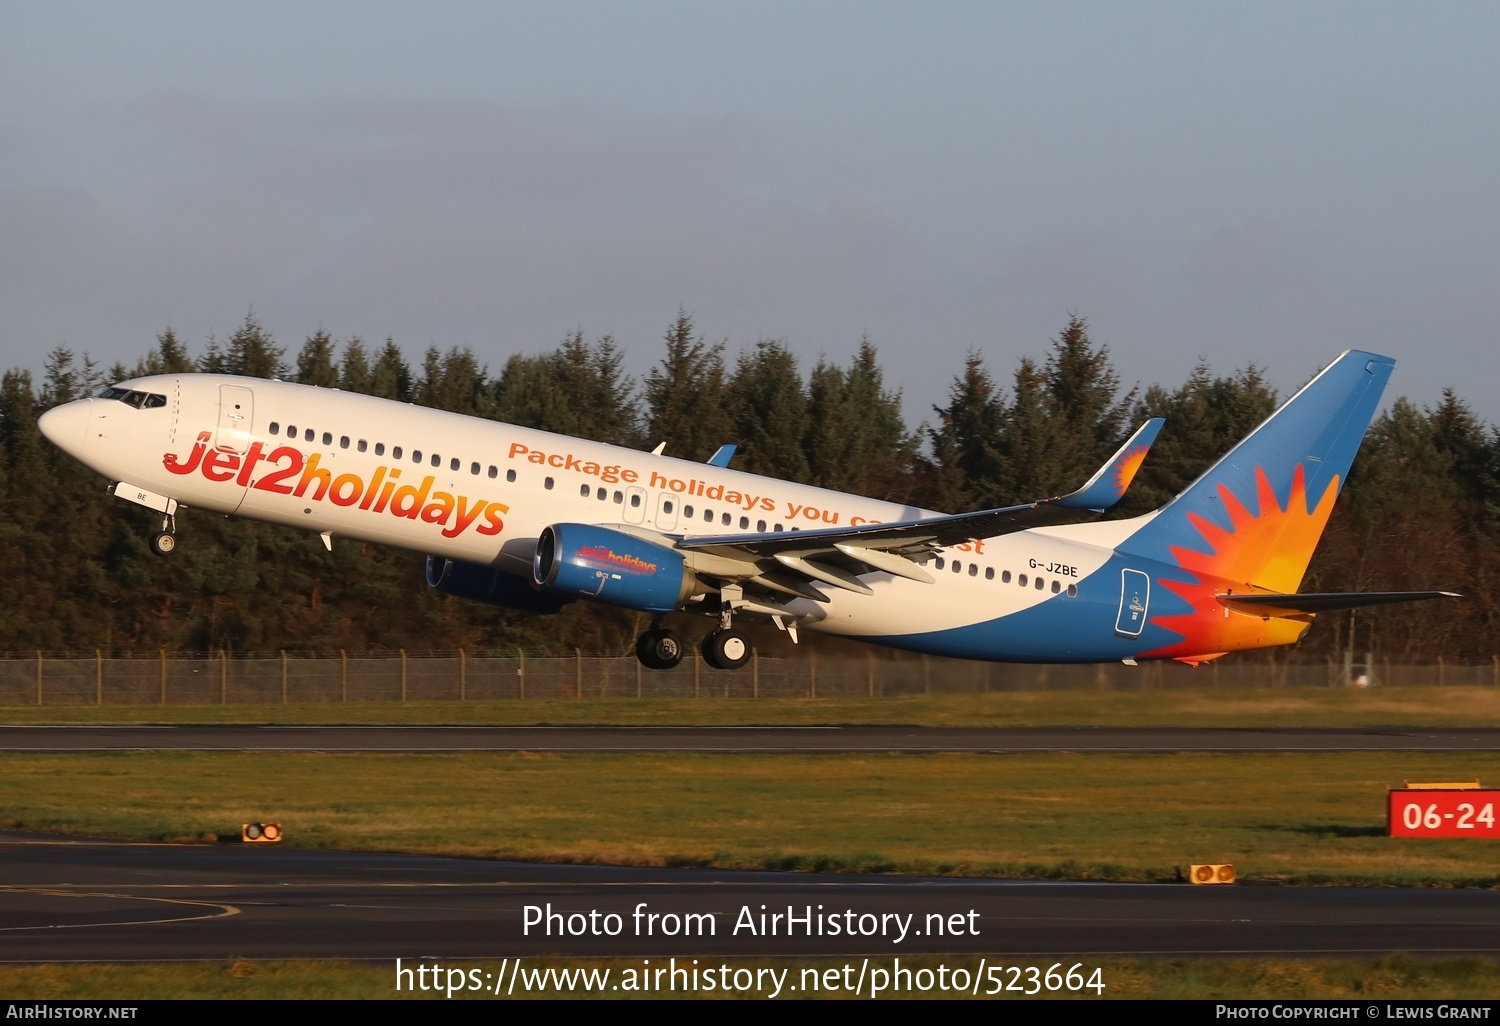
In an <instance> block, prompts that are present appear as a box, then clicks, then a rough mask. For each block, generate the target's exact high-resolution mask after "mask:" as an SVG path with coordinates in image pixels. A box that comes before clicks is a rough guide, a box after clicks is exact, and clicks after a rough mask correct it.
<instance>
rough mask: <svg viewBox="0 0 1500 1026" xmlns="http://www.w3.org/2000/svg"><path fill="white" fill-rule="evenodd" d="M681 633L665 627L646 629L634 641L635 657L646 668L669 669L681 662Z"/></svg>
mask: <svg viewBox="0 0 1500 1026" xmlns="http://www.w3.org/2000/svg"><path fill="white" fill-rule="evenodd" d="M684 648H686V646H685V645H684V644H683V643H682V635H680V634H678V633H677V632H676V631H669V630H667V629H665V628H660V629H658V630H652V631H647V632H646V633H645V634H642V635H641V636H640V639H639V640H637V641H636V643H635V657H636V658H637V659H639V660H640V661H641V665H642V666H644V667H646V668H647V669H648V670H670V669H671V668H672V667H674V666H676V665H677V664H678V663H680V662H682V653H683V649H684Z"/></svg>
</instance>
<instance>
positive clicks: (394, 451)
mask: <svg viewBox="0 0 1500 1026" xmlns="http://www.w3.org/2000/svg"><path fill="white" fill-rule="evenodd" d="M400 458H401V446H399V445H393V446H391V459H393V460H399V459H400Z"/></svg>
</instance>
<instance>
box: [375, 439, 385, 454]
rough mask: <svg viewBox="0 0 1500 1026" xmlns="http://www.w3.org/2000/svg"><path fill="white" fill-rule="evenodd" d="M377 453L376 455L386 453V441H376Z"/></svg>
mask: <svg viewBox="0 0 1500 1026" xmlns="http://www.w3.org/2000/svg"><path fill="white" fill-rule="evenodd" d="M375 455H376V456H384V455H385V443H384V442H376V443H375Z"/></svg>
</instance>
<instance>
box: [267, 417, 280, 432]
mask: <svg viewBox="0 0 1500 1026" xmlns="http://www.w3.org/2000/svg"><path fill="white" fill-rule="evenodd" d="M266 430H268V431H270V432H271V434H273V435H274V434H279V433H280V431H281V425H280V424H278V423H276V422H275V421H274V420H273V421H271V426H270V427H269V428H267V429H266Z"/></svg>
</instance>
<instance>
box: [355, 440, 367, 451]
mask: <svg viewBox="0 0 1500 1026" xmlns="http://www.w3.org/2000/svg"><path fill="white" fill-rule="evenodd" d="M355 448H356V449H358V450H359V451H360V452H365V451H366V450H367V449H369V448H370V443H369V442H367V441H365V440H364V439H363V438H361V439H360V440H359V445H357V446H355Z"/></svg>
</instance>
